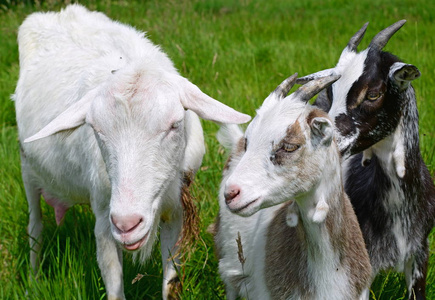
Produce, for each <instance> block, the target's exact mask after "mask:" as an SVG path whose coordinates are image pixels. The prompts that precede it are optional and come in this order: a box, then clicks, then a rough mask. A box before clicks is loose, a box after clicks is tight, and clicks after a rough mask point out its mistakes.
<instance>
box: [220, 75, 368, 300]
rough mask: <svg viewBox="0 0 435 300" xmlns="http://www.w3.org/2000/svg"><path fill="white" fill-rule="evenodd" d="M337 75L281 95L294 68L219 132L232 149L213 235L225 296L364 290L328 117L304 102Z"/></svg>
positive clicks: (332, 294) (320, 295) (361, 252)
mask: <svg viewBox="0 0 435 300" xmlns="http://www.w3.org/2000/svg"><path fill="white" fill-rule="evenodd" d="M337 78H338V76H333V77H328V78H323V79H319V80H317V81H313V82H310V83H308V84H306V85H304V86H302V87H300V88H299V89H298V90H297V91H296V92H294V93H293V94H291V95H290V96H288V97H286V94H287V92H288V91H289V90H290V88H291V86H292V85H293V84H294V82H295V79H296V75H294V76H293V77H290V78H289V79H287V80H286V81H284V82H283V83H282V84H281V85H280V86H279V87H278V88H277V89H276V90H275V91H274V92H272V93H271V94H270V96H269V97H268V98H267V99H266V100H265V101H264V103H263V105H262V106H261V108H260V109H259V110H258V111H257V116H256V117H255V118H254V120H253V121H252V122H251V123H250V125H249V126H248V128H247V130H246V133H245V134H243V132H242V131H241V130H240V128H239V127H238V126H236V125H226V126H223V127H222V129H221V131H220V132H219V134H220V136H218V138H219V140H220V141H221V143H222V144H224V145H226V146H231V147H232V153H231V157H230V158H229V160H228V162H227V165H226V167H225V169H224V173H223V176H224V177H223V180H222V184H221V189H220V193H219V204H220V212H219V218H218V222H217V225H216V231H217V232H216V236H215V243H216V248H217V252H218V256H219V271H220V274H221V277H222V279H223V281H224V282H225V285H226V291H227V297H228V299H236V297H237V296H242V297H246V298H247V299H251V300H252V299H262V300H264V299H363V298H364V297H366V295H368V291H369V290H368V288H369V284H370V276H371V267H370V262H369V257H368V254H367V251H366V250H365V245H364V240H363V237H362V233H361V230H360V228H359V225H358V221H357V218H356V216H355V213H354V211H353V209H352V206H351V203H350V201H349V199H348V197H347V196H346V194H345V192H344V188H343V184H342V177H341V166H340V153H339V151H338V148H337V146H336V143H335V141H334V138H333V135H334V129H333V125H332V122H331V121H330V119H329V118H328V116H327V114H326V113H325V112H323V111H322V110H320V109H318V108H314V107H313V106H311V105H309V104H307V103H306V102H307V101H308V100H309V99H310V98H311V97H313V96H314V95H315V94H316V93H317V92H318V91H320V90H321V89H322V88H324V87H325V86H328V85H330V84H331V83H332V82H334V81H335V80H337ZM239 235H240V238H239V242H236V239H238V236H239Z"/></svg>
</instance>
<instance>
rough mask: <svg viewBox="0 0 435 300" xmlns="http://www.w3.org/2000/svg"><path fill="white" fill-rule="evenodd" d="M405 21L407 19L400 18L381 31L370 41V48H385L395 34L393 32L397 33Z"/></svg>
mask: <svg viewBox="0 0 435 300" xmlns="http://www.w3.org/2000/svg"><path fill="white" fill-rule="evenodd" d="M405 23H406V20H400V21H398V22H396V23H394V24H393V25H391V26H389V27H387V28H385V29H384V30H382V31H381V32H379V33H378V34H377V35H376V36H375V37H374V38H373V40H372V41H371V42H370V45H369V48H375V49H378V50H382V48H384V47H385V45H386V44H387V43H388V40H389V39H390V38H391V37H392V36H393V34H395V33H396V32H397V30H399V29H400V28H401V27H402V26H403V24H405Z"/></svg>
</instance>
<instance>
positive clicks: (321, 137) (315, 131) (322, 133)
mask: <svg viewBox="0 0 435 300" xmlns="http://www.w3.org/2000/svg"><path fill="white" fill-rule="evenodd" d="M310 128H311V142H312V144H313V146H315V147H317V146H318V145H324V146H329V145H330V144H331V141H332V139H333V137H334V128H333V126H332V123H331V121H330V120H328V119H327V118H324V117H315V118H313V119H312V120H311V122H310Z"/></svg>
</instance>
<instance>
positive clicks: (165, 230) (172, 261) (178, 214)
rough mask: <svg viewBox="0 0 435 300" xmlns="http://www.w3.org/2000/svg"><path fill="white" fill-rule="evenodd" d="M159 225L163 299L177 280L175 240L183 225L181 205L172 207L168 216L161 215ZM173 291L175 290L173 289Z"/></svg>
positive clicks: (176, 248)
mask: <svg viewBox="0 0 435 300" xmlns="http://www.w3.org/2000/svg"><path fill="white" fill-rule="evenodd" d="M160 226H161V227H160V245H161V253H162V264H163V286H162V295H163V299H168V297H170V294H171V290H173V289H174V288H175V289H176V285H177V283H178V280H179V278H178V275H177V269H176V268H177V266H176V265H177V264H179V259H178V255H177V254H178V253H177V252H178V248H179V245H177V241H178V239H179V237H180V233H181V229H182V226H183V210H182V208H181V206H180V207H177V208H176V209H174V210H173V212H172V213H171V215H170V217H163V218H162V221H161V223H160ZM174 292H176V291H175V290H174Z"/></svg>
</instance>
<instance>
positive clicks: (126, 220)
mask: <svg viewBox="0 0 435 300" xmlns="http://www.w3.org/2000/svg"><path fill="white" fill-rule="evenodd" d="M142 221H143V218H142V216H140V215H137V214H133V215H127V216H117V215H114V214H112V223H113V225H114V226H115V227H116V228H117V229H118V230H119V231H120V232H121V233H129V232H131V231H133V230H135V229H136V228H137V227H138V226H139V224H140V223H142Z"/></svg>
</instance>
